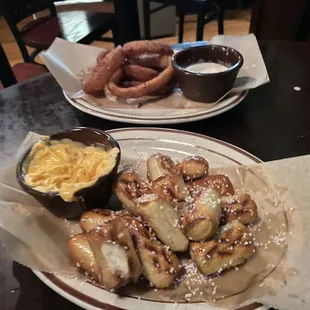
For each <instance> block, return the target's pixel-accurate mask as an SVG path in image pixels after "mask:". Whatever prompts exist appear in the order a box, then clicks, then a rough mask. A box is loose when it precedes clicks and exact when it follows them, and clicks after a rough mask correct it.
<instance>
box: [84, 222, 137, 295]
mask: <svg viewBox="0 0 310 310" xmlns="http://www.w3.org/2000/svg"><path fill="white" fill-rule="evenodd" d="M85 235H86V237H87V240H88V242H89V244H90V246H91V249H92V251H93V253H94V257H95V260H96V262H97V265H98V274H99V281H100V283H102V284H103V285H104V286H105V287H106V289H108V290H114V289H117V288H119V287H121V286H124V285H126V284H127V283H128V282H134V283H135V282H137V280H138V278H139V276H140V274H141V272H142V267H141V264H140V262H139V259H138V257H137V254H136V252H135V249H134V246H133V243H132V239H131V237H130V234H129V232H128V230H127V229H126V226H125V225H124V223H123V221H122V220H121V219H120V218H115V219H112V220H111V221H109V222H106V223H104V224H103V225H102V226H100V227H97V228H95V229H93V230H91V231H89V232H87V233H86V234H85Z"/></svg>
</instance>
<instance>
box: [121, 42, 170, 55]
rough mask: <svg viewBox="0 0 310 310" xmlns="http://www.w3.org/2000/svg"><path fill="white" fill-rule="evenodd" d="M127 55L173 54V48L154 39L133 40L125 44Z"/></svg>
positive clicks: (124, 48)
mask: <svg viewBox="0 0 310 310" xmlns="http://www.w3.org/2000/svg"><path fill="white" fill-rule="evenodd" d="M123 50H124V53H125V54H126V56H135V55H141V54H158V55H161V56H164V55H168V56H171V55H172V54H173V49H172V48H171V47H170V46H169V45H167V44H162V43H158V42H153V41H146V40H144V41H132V42H129V43H126V44H125V45H124V46H123Z"/></svg>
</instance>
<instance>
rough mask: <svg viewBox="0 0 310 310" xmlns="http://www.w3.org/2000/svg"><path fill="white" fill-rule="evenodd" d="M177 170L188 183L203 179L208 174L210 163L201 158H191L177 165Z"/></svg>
mask: <svg viewBox="0 0 310 310" xmlns="http://www.w3.org/2000/svg"><path fill="white" fill-rule="evenodd" d="M177 168H178V170H179V171H180V173H181V174H182V175H183V178H184V179H185V180H186V181H189V180H195V179H199V178H202V177H203V176H205V175H207V174H208V171H209V163H208V161H207V160H206V159H204V158H203V157H201V156H190V157H187V158H185V159H183V160H182V161H181V162H179V163H178V164H177Z"/></svg>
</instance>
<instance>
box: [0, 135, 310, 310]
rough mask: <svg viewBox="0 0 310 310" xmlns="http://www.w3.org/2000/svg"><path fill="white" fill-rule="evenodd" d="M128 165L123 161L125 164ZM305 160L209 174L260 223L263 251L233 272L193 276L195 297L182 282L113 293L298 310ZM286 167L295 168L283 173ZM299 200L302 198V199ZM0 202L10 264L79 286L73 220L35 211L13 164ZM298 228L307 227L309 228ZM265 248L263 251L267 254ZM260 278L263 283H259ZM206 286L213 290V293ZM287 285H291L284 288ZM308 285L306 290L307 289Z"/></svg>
mask: <svg viewBox="0 0 310 310" xmlns="http://www.w3.org/2000/svg"><path fill="white" fill-rule="evenodd" d="M33 139H34V137H32V139H29V137H28V139H27V140H26V141H25V142H24V143H23V144H22V148H21V149H20V150H19V152H18V154H20V152H21V151H22V149H24V148H25V147H27V146H28V145H29V143H30V142H33ZM131 160H132V159H127V160H126V158H125V162H126V164H128V162H129V161H131ZM309 162H310V158H309V157H301V158H295V159H288V160H283V161H278V162H271V163H265V164H259V165H253V166H250V167H245V166H242V167H224V168H216V169H213V173H215V172H222V173H225V174H227V175H228V176H229V177H230V178H231V180H232V182H233V184H234V186H235V188H236V189H237V190H238V191H239V190H240V191H241V192H248V193H250V194H251V195H252V196H253V198H254V199H255V200H256V202H257V204H258V207H259V217H260V220H259V221H258V223H257V224H256V225H254V226H253V227H252V228H251V229H252V230H253V234H254V236H255V238H256V242H258V243H263V245H262V246H259V247H258V251H257V253H256V254H255V256H254V257H253V258H252V259H250V260H249V261H248V262H247V263H246V264H245V265H243V266H242V267H240V268H239V270H231V271H228V272H225V273H223V274H222V275H221V276H220V277H218V278H214V279H213V280H212V281H211V282H209V281H204V282H203V283H199V284H198V282H197V276H193V278H191V280H189V284H190V286H192V287H193V286H197V287H198V288H199V290H198V293H196V294H195V295H194V294H192V289H191V290H188V289H187V288H186V285H185V283H184V282H181V283H180V285H179V286H178V287H177V288H175V289H169V290H161V291H154V290H153V289H151V288H146V287H145V282H144V284H143V285H135V286H134V285H131V286H128V287H126V288H123V289H122V290H121V291H120V293H121V294H125V295H132V296H140V297H141V298H143V299H151V300H152V299H153V300H160V301H178V302H184V298H185V296H188V295H187V294H192V295H191V296H190V301H191V302H198V301H204V300H205V301H209V302H212V301H213V300H214V299H219V300H218V301H217V302H216V304H217V305H219V306H220V305H225V306H227V307H234V306H237V305H241V304H244V303H249V302H251V301H253V300H257V301H261V302H268V303H269V304H271V305H275V306H276V307H278V308H287V306H288V305H293V306H294V307H295V306H296V304H298V307H299V308H298V309H303V308H304V306H305V304H306V302H305V300H307V299H309V297H308V296H307V295H306V294H305V295H300V293H299V292H302V291H303V290H302V289H300V286H302V285H304V282H305V281H304V280H303V281H302V282H301V283H300V282H299V281H296V278H300V270H301V269H302V267H303V266H304V265H305V261H303V259H302V257H305V259H306V257H308V256H309V253H308V252H309V250H306V249H307V248H305V247H304V245H303V244H304V243H305V244H306V243H307V244H308V241H307V239H305V238H304V230H303V229H302V224H301V218H300V217H299V212H298V210H299V208H300V206H301V205H303V203H305V202H307V201H308V202H309V201H310V199H309V194H308V193H307V191H306V188H305V186H304V181H302V180H306V176H308V175H307V174H305V171H307V172H308V171H309V168H308V167H309ZM134 164H136V165H137V166H138V169H139V170H140V171H141V170H143V169H144V167H145V166H144V164H143V163H138V162H136V163H134ZM291 167H294V168H295V169H294V170H293V169H290V168H291ZM305 167H306V168H307V169H305ZM303 169H304V170H303ZM141 172H142V173H143V171H141ZM296 173H297V176H299V178H298V181H297V182H296V181H295V180H294V177H296ZM275 176H276V177H277V179H275ZM279 176H282V177H285V181H286V182H281V181H279V179H278V177H279ZM302 177H304V179H302ZM275 180H276V182H275ZM288 188H290V191H288ZM290 193H292V194H293V196H295V201H299V202H300V201H301V202H302V204H296V203H295V202H294V201H293V198H292V197H291V194H290ZM305 197H306V198H307V199H308V200H302V199H303V198H305ZM296 198H297V200H296ZM0 199H1V200H2V201H1V202H0V227H1V230H0V238H1V242H2V244H3V245H4V246H5V247H6V248H7V250H8V252H9V253H10V254H11V256H12V257H13V258H14V259H15V260H16V261H18V262H20V263H21V264H23V265H26V266H28V267H30V268H33V269H35V270H40V271H46V272H53V273H58V274H61V275H66V276H68V277H79V278H80V279H81V281H85V280H86V278H85V277H84V276H83V275H82V274H80V273H77V271H76V269H75V267H74V266H73V265H72V264H71V263H70V261H69V259H68V257H67V241H68V240H69V238H70V235H73V234H75V233H77V232H78V231H79V227H78V224H77V222H68V221H65V220H62V219H59V218H56V217H54V216H53V215H52V214H50V213H49V212H48V211H46V210H45V209H44V208H42V207H40V206H39V205H38V203H37V202H36V201H35V200H34V199H33V198H32V197H30V196H28V195H27V194H25V193H24V192H23V191H21V190H20V188H19V187H18V184H17V182H16V181H15V165H13V166H12V167H9V168H8V169H7V170H5V171H3V173H2V174H1V175H0ZM308 214H309V213H308ZM304 228H306V229H309V225H307V227H304ZM259 229H260V231H259ZM269 241H270V242H269ZM265 245H267V246H268V247H267V248H266V249H265ZM287 246H289V247H288V249H289V250H288V251H286V249H287ZM308 249H309V248H308ZM302 251H303V252H302ZM301 253H302V255H303V256H301ZM183 260H184V259H183ZM300 262H302V263H300ZM306 265H307V269H306V271H307V272H308V273H307V274H306V275H309V267H308V264H306ZM303 271H304V270H303ZM266 276H268V277H267V278H266ZM265 278H266V279H265ZM193 279H194V280H193ZM195 279H196V280H195ZM263 279H265V280H264V281H263V282H261V280H263ZM212 282H214V283H215V285H216V286H217V289H216V291H215V292H214V286H212ZM293 282H294V285H290V284H291V283H293ZM296 282H297V283H296ZM306 282H307V281H306ZM296 285H297V286H298V289H297V288H296ZM280 286H281V287H280ZM307 286H309V284H308V283H307ZM249 287H250V288H249ZM247 288H248V289H247ZM245 289H247V290H245ZM288 289H290V290H291V292H290V295H285V297H286V299H289V302H288V303H286V302H283V300H282V299H281V300H279V298H277V297H278V296H280V295H283V292H285V291H287V290H288ZM244 290H245V291H244ZM242 291H244V292H242ZM200 292H202V295H200ZM240 292H242V293H240ZM292 292H293V293H292ZM270 294H273V295H270ZM275 294H276V295H277V296H276V298H275ZM229 296H230V297H229ZM222 297H225V298H222ZM282 298H283V296H282ZM279 305H281V307H280V306H279ZM287 309H289V307H288V308H287ZM290 309H292V307H291V308H290ZM304 309H306V308H304Z"/></svg>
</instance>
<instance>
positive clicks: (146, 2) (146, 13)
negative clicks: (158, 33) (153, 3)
mask: <svg viewBox="0 0 310 310" xmlns="http://www.w3.org/2000/svg"><path fill="white" fill-rule="evenodd" d="M143 22H144V38H145V39H146V40H150V39H151V10H150V0H143Z"/></svg>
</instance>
